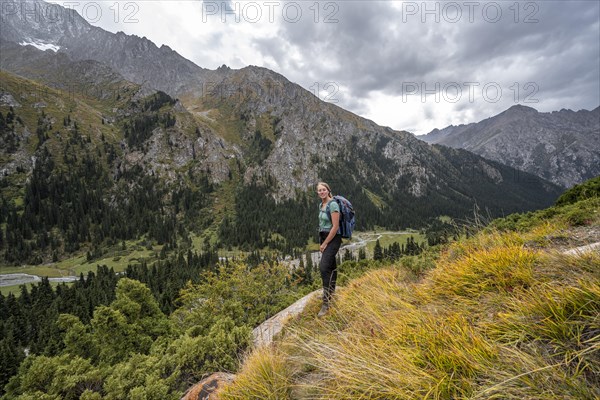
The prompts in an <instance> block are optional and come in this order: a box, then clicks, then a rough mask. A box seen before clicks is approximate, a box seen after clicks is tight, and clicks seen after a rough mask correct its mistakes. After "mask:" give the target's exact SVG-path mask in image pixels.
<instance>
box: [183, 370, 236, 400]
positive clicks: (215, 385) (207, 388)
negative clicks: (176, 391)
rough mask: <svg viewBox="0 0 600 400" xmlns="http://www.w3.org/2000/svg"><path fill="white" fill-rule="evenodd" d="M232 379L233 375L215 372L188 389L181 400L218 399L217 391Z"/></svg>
mask: <svg viewBox="0 0 600 400" xmlns="http://www.w3.org/2000/svg"><path fill="white" fill-rule="evenodd" d="M234 379H235V375H233V374H229V373H227V372H216V373H214V374H212V375H211V376H209V377H208V378H206V379H204V380H202V381H200V382H199V383H197V384H195V385H194V386H192V387H191V388H190V389H188V391H187V392H186V393H185V394H184V395H183V397H182V398H181V400H217V399H218V398H219V397H218V393H217V391H218V390H219V389H221V388H223V386H224V385H227V384H230V383H231V382H233V380H234Z"/></svg>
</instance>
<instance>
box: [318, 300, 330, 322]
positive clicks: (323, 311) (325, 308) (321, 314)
mask: <svg viewBox="0 0 600 400" xmlns="http://www.w3.org/2000/svg"><path fill="white" fill-rule="evenodd" d="M327 312H329V303H323V305H322V306H321V310H320V311H319V313H318V314H317V317H318V318H321V317H324V316H325V314H327Z"/></svg>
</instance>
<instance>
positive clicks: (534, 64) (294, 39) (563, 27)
mask: <svg viewBox="0 0 600 400" xmlns="http://www.w3.org/2000/svg"><path fill="white" fill-rule="evenodd" d="M311 4H313V3H311ZM320 4H323V3H320ZM338 4H339V10H338V12H337V13H336V15H335V18H337V19H338V22H337V23H334V24H325V23H322V21H321V22H318V23H315V22H314V21H313V20H312V18H308V17H307V18H303V19H302V20H301V21H299V22H298V23H283V24H282V25H281V28H280V32H279V35H278V37H277V38H276V39H272V40H263V41H259V42H257V44H256V46H257V50H258V51H260V52H261V53H262V54H263V55H269V56H271V57H273V58H274V59H275V60H276V61H277V63H278V65H279V66H280V67H281V68H282V70H281V71H278V72H280V73H282V74H284V75H285V76H287V77H289V78H290V79H292V80H294V81H296V82H298V83H301V84H302V83H304V84H309V82H310V80H315V79H316V80H319V81H321V82H324V81H335V82H338V83H339V84H340V85H341V86H345V87H348V88H349V89H348V92H347V93H344V96H343V97H342V98H341V103H342V104H340V105H341V106H342V107H345V108H349V109H351V110H353V111H354V112H359V111H358V110H366V109H368V104H367V103H366V102H365V101H363V100H362V99H364V98H367V97H368V96H369V93H370V92H372V91H381V92H382V93H384V94H387V95H396V96H400V95H401V94H402V89H403V87H402V83H403V82H419V83H421V82H424V83H425V84H426V85H427V87H428V88H430V87H433V85H434V83H435V82H441V83H442V84H443V83H445V82H460V83H461V82H468V81H473V80H483V79H485V80H486V82H487V81H497V82H504V83H507V84H510V80H511V79H512V80H518V81H519V84H521V85H523V84H525V83H527V82H529V81H533V82H535V83H536V84H537V85H538V87H539V92H538V93H537V97H538V98H539V100H540V105H541V104H558V103H560V101H561V100H555V98H558V99H563V101H564V102H565V105H566V106H573V107H587V108H589V109H592V108H595V107H596V106H597V105H598V103H599V101H600V99H599V92H600V76H599V75H600V73H599V70H600V48H599V46H600V42H599V41H598V35H599V29H600V28H599V25H598V21H599V18H600V16H599V15H600V14H599V8H600V3H598V2H588V1H573V2H556V1H549V2H525V3H523V2H520V3H519V7H522V8H521V9H520V14H519V21H518V22H517V23H515V21H514V14H512V13H513V11H512V10H511V9H509V7H511V6H513V7H514V4H515V3H514V2H496V4H499V5H500V6H501V7H502V10H503V17H502V19H501V20H500V21H499V22H496V23H491V22H488V21H485V20H484V19H483V18H482V16H481V14H475V20H474V22H472V23H471V22H469V21H468V20H467V17H466V16H464V15H463V18H462V19H461V20H460V21H459V22H457V23H447V22H444V21H442V22H440V23H439V24H437V23H434V22H427V23H422V22H421V21H420V18H417V17H415V18H408V19H407V18H404V20H403V16H402V14H401V12H400V10H398V9H395V8H394V7H393V3H392V2H367V1H350V2H340V3H338ZM416 4H422V3H421V2H419V3H416ZM458 4H462V3H460V2H459V3H458ZM527 4H535V5H536V6H538V7H539V9H537V10H536V9H533V8H530V9H525V8H524V7H525V6H526V5H527ZM309 5H310V4H308V5H307V7H308V6H309ZM532 11H536V13H535V15H531V17H532V18H536V19H538V20H539V21H538V22H537V23H524V21H523V20H524V19H525V17H526V16H527V15H528V14H529V13H531V12H532ZM308 15H310V14H308V13H307V16H308ZM290 46H292V47H293V48H294V49H297V50H299V51H300V52H301V56H302V60H301V61H300V62H298V61H296V60H293V61H290V60H289V57H288V55H287V51H288V49H289V47H290ZM335 65H337V67H333V66H335ZM509 66H513V68H512V70H511V73H513V74H519V75H518V76H509V75H507V70H508V67H509ZM307 78H309V79H307ZM305 87H306V86H305ZM507 97H510V96H507ZM509 100H510V101H512V103H513V104H514V100H513V99H503V101H502V102H499V103H497V104H482V105H477V104H470V103H467V104H466V105H464V104H462V105H460V106H458V105H457V107H471V108H472V109H475V108H477V107H478V108H479V109H478V110H477V112H475V114H479V113H480V112H486V113H487V112H490V111H491V110H492V111H491V112H492V113H493V112H500V111H502V109H499V108H500V107H505V106H510V105H512V104H509ZM534 106H535V104H534ZM467 111H468V109H464V110H462V109H461V110H459V112H461V113H466V112H467ZM427 113H428V115H431V114H430V111H427ZM485 116H486V115H481V117H485ZM487 116H489V115H487Z"/></svg>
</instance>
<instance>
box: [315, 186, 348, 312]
mask: <svg viewBox="0 0 600 400" xmlns="http://www.w3.org/2000/svg"><path fill="white" fill-rule="evenodd" d="M317 195H318V196H319V198H320V199H321V203H320V204H319V243H320V244H321V246H320V247H319V250H320V251H321V262H320V264H319V269H320V270H321V279H323V306H322V307H321V311H319V314H318V316H319V317H322V316H324V315H325V314H326V313H327V311H329V305H330V303H331V297H332V296H333V293H334V292H335V281H336V279H337V264H336V259H335V257H336V255H337V252H338V250H339V249H340V245H341V244H342V235H341V234H340V233H339V232H338V229H339V226H340V206H339V205H338V203H337V202H336V201H335V200H333V196H332V195H331V188H330V187H329V185H328V184H326V183H325V182H319V183H318V184H317Z"/></svg>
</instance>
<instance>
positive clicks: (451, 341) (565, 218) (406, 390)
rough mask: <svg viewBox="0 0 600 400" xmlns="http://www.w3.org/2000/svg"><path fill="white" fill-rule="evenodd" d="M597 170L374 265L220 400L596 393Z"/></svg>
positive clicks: (255, 360)
mask: <svg viewBox="0 0 600 400" xmlns="http://www.w3.org/2000/svg"><path fill="white" fill-rule="evenodd" d="M599 182H600V178H595V179H594V180H592V181H588V182H587V183H585V184H584V185H581V186H578V187H575V188H573V189H572V190H570V191H568V192H567V193H565V194H564V195H563V196H562V197H561V198H560V199H559V201H558V203H557V205H556V206H554V207H551V208H548V209H545V210H541V211H537V212H534V213H527V214H519V215H511V216H509V217H507V218H504V219H501V220H496V221H494V222H493V223H492V224H490V225H489V226H488V227H487V228H485V229H482V230H481V231H480V232H479V233H477V234H476V235H474V236H471V237H469V238H463V239H461V240H459V241H456V242H454V243H452V244H450V245H448V246H447V247H446V248H444V249H443V250H442V252H441V253H440V254H439V257H437V260H436V261H435V265H434V266H433V268H431V269H430V270H428V271H426V272H425V273H422V274H419V273H415V271H417V272H418V271H419V268H416V267H417V266H419V265H421V266H422V265H423V262H422V260H425V259H431V254H429V255H428V254H424V255H422V256H419V258H414V257H413V258H403V259H401V261H400V262H398V263H396V264H394V265H390V266H389V267H386V268H382V269H377V270H371V271H369V272H367V273H366V274H365V275H364V276H362V277H360V278H358V279H355V280H353V281H351V282H350V283H349V284H347V285H346V287H345V288H343V289H342V290H339V292H338V294H337V299H336V302H335V306H334V307H333V310H332V312H331V313H330V314H329V315H328V316H327V317H325V318H323V319H321V320H318V319H315V317H314V316H315V315H316V311H317V309H318V306H319V305H318V304H317V303H314V304H312V305H309V307H307V311H306V312H305V313H304V315H302V316H301V317H300V318H298V319H297V320H295V321H293V322H292V323H290V324H289V326H288V329H287V330H286V331H285V332H284V334H282V335H281V337H280V338H279V340H277V341H276V342H275V344H274V345H273V347H272V348H259V349H255V350H254V351H253V352H251V353H250V354H249V355H248V356H247V359H246V361H245V363H244V365H243V366H242V369H241V372H240V373H239V374H238V376H237V378H236V380H235V381H234V383H233V384H231V385H229V386H227V387H225V389H224V391H222V392H221V394H220V398H222V399H225V400H232V399H257V400H258V399H261V400H264V399H353V400H354V399H466V398H468V399H597V398H599V396H600V268H599V267H600V254H599V253H598V252H589V253H586V254H579V255H566V254H564V253H563V252H562V250H564V249H566V248H569V247H575V246H579V245H582V244H586V243H591V242H597V241H599V240H600V237H599V228H600V212H599V211H600V197H599V190H598V189H597V188H598V183H599Z"/></svg>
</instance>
